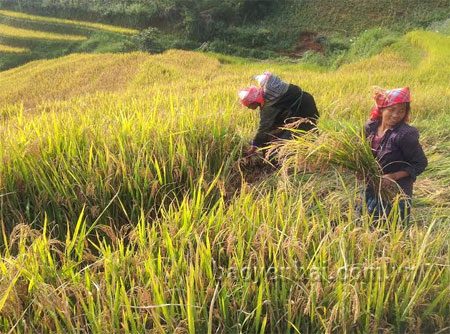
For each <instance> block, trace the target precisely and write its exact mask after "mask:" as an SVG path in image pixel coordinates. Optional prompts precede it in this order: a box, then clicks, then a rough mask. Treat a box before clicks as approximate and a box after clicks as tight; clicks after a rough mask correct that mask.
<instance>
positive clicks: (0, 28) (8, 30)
mask: <svg viewBox="0 0 450 334" xmlns="http://www.w3.org/2000/svg"><path fill="white" fill-rule="evenodd" d="M0 35H3V36H10V37H17V38H36V39H50V40H58V41H83V40H86V39H87V37H85V36H73V35H62V34H56V33H48V32H42V31H35V30H28V29H20V28H15V27H11V26H7V25H4V24H0Z"/></svg>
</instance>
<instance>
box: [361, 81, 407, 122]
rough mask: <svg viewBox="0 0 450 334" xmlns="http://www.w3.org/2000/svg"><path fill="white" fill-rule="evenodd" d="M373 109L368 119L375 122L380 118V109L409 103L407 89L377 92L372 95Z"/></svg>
mask: <svg viewBox="0 0 450 334" xmlns="http://www.w3.org/2000/svg"><path fill="white" fill-rule="evenodd" d="M373 98H374V100H375V104H376V106H375V108H373V109H372V111H371V113H370V119H371V120H376V119H379V118H380V116H381V111H380V108H385V107H390V106H393V105H394V104H398V103H405V102H411V95H410V92H409V87H404V88H397V89H392V90H381V89H380V90H378V91H377V92H376V93H375V95H374V97H373Z"/></svg>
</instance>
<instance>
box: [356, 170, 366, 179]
mask: <svg viewBox="0 0 450 334" xmlns="http://www.w3.org/2000/svg"><path fill="white" fill-rule="evenodd" d="M355 176H356V178H357V179H358V180H364V175H363V173H361V172H360V171H356V172H355Z"/></svg>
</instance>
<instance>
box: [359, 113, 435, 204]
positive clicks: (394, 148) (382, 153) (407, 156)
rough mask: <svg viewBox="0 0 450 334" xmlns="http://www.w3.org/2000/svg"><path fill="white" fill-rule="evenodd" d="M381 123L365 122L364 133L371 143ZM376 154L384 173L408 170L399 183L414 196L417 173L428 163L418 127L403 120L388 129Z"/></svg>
mask: <svg viewBox="0 0 450 334" xmlns="http://www.w3.org/2000/svg"><path fill="white" fill-rule="evenodd" d="M379 124H380V121H379V120H376V121H368V122H366V124H364V134H365V136H366V138H367V140H369V142H370V143H372V139H373V136H375V135H376V134H377V131H378V125H379ZM374 155H375V158H376V159H377V161H378V163H379V164H380V166H381V168H382V170H383V174H389V173H395V172H398V171H407V172H408V174H409V176H407V177H404V178H401V179H399V180H397V183H398V185H399V186H400V187H401V188H402V189H403V191H404V192H405V193H406V194H407V195H409V196H412V194H413V183H414V181H415V180H416V177H417V175H419V174H420V173H422V172H423V171H424V170H425V167H426V166H427V165H428V161H427V158H426V156H425V154H424V153H423V150H422V146H421V145H420V143H419V132H418V131H417V129H416V128H414V127H412V126H409V125H408V124H406V123H404V122H402V123H400V124H398V125H396V126H395V127H394V128H392V129H388V130H386V132H385V134H384V136H383V138H382V139H381V142H380V145H379V146H378V148H377V149H376V150H375V151H374Z"/></svg>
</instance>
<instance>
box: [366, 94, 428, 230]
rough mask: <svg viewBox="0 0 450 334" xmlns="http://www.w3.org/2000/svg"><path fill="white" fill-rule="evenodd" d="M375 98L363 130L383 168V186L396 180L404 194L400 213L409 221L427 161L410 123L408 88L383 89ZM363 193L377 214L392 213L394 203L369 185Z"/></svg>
mask: <svg viewBox="0 0 450 334" xmlns="http://www.w3.org/2000/svg"><path fill="white" fill-rule="evenodd" d="M374 99H375V103H376V107H375V108H374V109H373V110H372V112H371V115H370V120H369V121H367V122H366V124H365V125H364V134H365V136H366V138H367V140H368V141H369V143H370V145H371V147H372V152H373V154H374V156H375V158H376V159H377V161H378V163H379V164H380V166H381V168H382V173H383V176H382V179H381V184H380V187H381V188H386V187H388V186H390V185H391V184H392V183H393V182H395V183H397V185H398V187H399V188H400V189H401V192H402V193H403V194H404V195H405V196H403V198H402V199H400V200H399V210H400V217H401V218H402V219H405V218H406V219H407V220H408V221H409V213H410V207H411V202H410V199H411V197H412V194H413V183H414V181H415V180H416V177H417V176H418V175H419V174H420V173H422V172H423V171H424V169H425V167H426V166H427V164H428V162H427V158H426V157H425V154H424V152H423V150H422V146H421V145H420V143H419V132H418V131H417V129H416V128H414V127H412V126H409V125H408V124H407V123H408V122H409V119H410V92H409V88H408V87H405V88H398V89H393V90H388V91H384V90H380V91H378V92H377V93H375V96H374ZM364 197H365V203H366V205H367V210H368V212H369V214H373V215H374V217H376V218H378V217H379V216H381V215H382V214H383V212H384V213H385V214H389V212H390V211H391V209H392V206H391V204H390V203H387V202H386V201H383V200H382V199H381V198H380V196H378V194H377V193H376V192H375V191H374V189H372V188H371V187H370V186H367V187H366V189H365V196H364Z"/></svg>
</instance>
